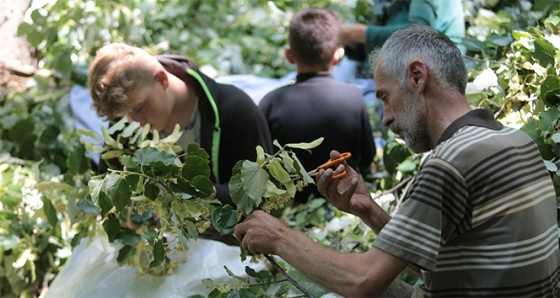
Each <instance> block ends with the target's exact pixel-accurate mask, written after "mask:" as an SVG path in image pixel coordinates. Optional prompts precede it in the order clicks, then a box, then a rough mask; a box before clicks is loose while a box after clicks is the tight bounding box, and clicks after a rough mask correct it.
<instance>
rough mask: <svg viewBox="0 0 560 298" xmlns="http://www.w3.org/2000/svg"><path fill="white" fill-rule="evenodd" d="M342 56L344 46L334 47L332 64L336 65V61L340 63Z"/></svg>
mask: <svg viewBox="0 0 560 298" xmlns="http://www.w3.org/2000/svg"><path fill="white" fill-rule="evenodd" d="M342 57H344V48H338V49H336V51H335V52H334V55H333V65H337V64H338V63H340V60H342Z"/></svg>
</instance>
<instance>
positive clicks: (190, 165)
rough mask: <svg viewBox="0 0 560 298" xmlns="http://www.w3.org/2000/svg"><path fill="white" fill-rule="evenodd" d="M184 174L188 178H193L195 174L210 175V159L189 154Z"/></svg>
mask: <svg viewBox="0 0 560 298" xmlns="http://www.w3.org/2000/svg"><path fill="white" fill-rule="evenodd" d="M181 171H182V175H183V177H184V178H185V179H187V180H192V179H193V178H194V177H195V176H198V175H202V176H206V177H208V176H209V175H210V166H209V165H208V159H203V158H201V157H200V156H197V155H193V156H190V155H188V156H187V158H186V159H185V164H184V165H183V169H182V170H181Z"/></svg>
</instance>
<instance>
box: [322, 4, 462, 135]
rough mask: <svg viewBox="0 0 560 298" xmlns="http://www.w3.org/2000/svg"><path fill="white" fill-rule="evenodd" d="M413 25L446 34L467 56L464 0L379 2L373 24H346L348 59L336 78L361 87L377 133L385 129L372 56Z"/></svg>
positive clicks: (344, 36) (344, 38)
mask: <svg viewBox="0 0 560 298" xmlns="http://www.w3.org/2000/svg"><path fill="white" fill-rule="evenodd" d="M410 24H423V25H427V26H430V27H432V28H434V29H436V30H438V31H441V32H443V33H445V34H446V35H447V36H448V37H449V38H450V39H451V40H452V41H453V42H454V43H455V44H456V45H457V46H458V47H459V49H460V50H461V53H463V54H465V51H466V48H465V46H464V45H463V43H462V39H463V38H464V37H465V16H464V12H463V4H462V2H461V0H375V3H374V6H373V19H372V20H371V22H370V23H369V24H343V25H341V28H340V41H341V43H342V44H344V45H345V46H344V49H345V53H346V57H345V58H344V59H343V60H342V61H341V63H340V64H339V65H338V66H337V67H335V69H334V72H333V74H334V76H335V77H336V78H337V79H338V80H339V81H341V82H348V83H352V84H354V85H356V86H358V87H359V88H360V90H361V91H362V94H363V95H364V98H365V100H366V104H367V106H368V109H370V110H372V111H371V112H370V113H371V114H372V122H373V126H374V130H383V128H382V126H381V119H382V118H383V115H382V110H383V109H382V107H381V102H380V101H379V100H378V99H377V98H376V97H375V81H374V78H373V73H372V72H371V68H370V66H369V64H368V54H369V53H371V51H372V50H373V49H374V48H377V47H381V46H382V45H383V43H385V41H386V40H387V38H388V37H389V36H390V35H391V34H392V33H393V32H395V31H396V30H398V29H400V28H403V27H405V26H407V25H410Z"/></svg>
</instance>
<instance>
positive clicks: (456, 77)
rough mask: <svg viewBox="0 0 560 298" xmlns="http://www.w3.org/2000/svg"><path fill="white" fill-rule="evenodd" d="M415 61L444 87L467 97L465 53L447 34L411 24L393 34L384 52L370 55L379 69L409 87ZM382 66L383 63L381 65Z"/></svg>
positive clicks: (371, 63) (382, 50) (384, 46)
mask: <svg viewBox="0 0 560 298" xmlns="http://www.w3.org/2000/svg"><path fill="white" fill-rule="evenodd" d="M413 61H420V62H422V63H424V64H425V65H426V66H427V67H428V68H429V69H430V70H431V71H432V73H433V75H434V76H435V78H436V80H437V81H438V82H439V84H440V85H442V86H443V87H444V88H453V89H457V90H459V91H460V92H461V93H462V94H465V89H466V86H467V68H466V66H465V62H464V61H463V57H462V55H461V51H460V50H459V49H458V48H457V46H456V45H455V44H454V43H453V41H451V40H450V39H449V37H447V36H446V35H445V34H444V33H442V32H440V31H437V30H435V29H433V28H431V27H429V26H425V25H417V24H415V25H410V26H407V27H405V28H402V29H400V30H398V31H396V32H395V33H393V34H392V35H391V36H390V37H389V39H387V41H386V42H385V44H384V45H383V47H382V48H381V49H379V48H378V49H375V50H374V51H373V52H372V53H371V54H370V65H371V67H372V68H373V69H374V71H375V67H376V66H380V67H381V70H382V71H383V72H384V73H385V74H387V75H389V76H391V77H394V78H396V79H397V80H398V82H399V84H400V85H401V87H404V86H405V80H406V73H407V71H406V70H407V68H408V66H409V64H410V63H411V62H413ZM378 63H379V64H378Z"/></svg>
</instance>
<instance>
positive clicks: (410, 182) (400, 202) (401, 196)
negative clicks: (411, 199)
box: [395, 177, 414, 210]
mask: <svg viewBox="0 0 560 298" xmlns="http://www.w3.org/2000/svg"><path fill="white" fill-rule="evenodd" d="M409 178H410V179H409V180H410V181H409V182H408V183H407V184H406V186H405V188H404V191H403V193H402V194H401V195H400V196H399V198H398V200H397V204H396V205H395V210H399V206H400V205H401V204H402V202H403V201H404V197H405V196H406V193H407V192H408V189H409V188H410V186H411V185H412V183H413V182H414V177H409Z"/></svg>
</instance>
